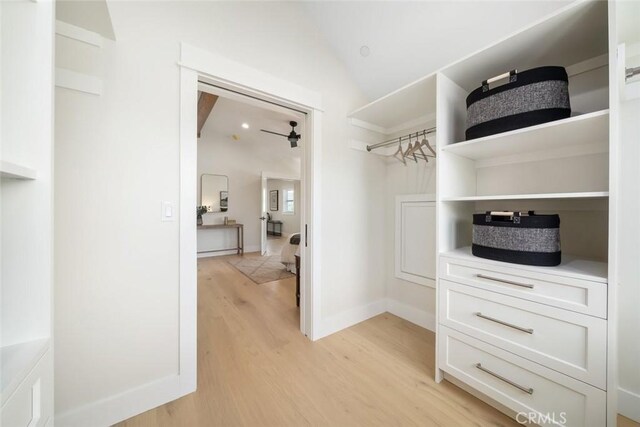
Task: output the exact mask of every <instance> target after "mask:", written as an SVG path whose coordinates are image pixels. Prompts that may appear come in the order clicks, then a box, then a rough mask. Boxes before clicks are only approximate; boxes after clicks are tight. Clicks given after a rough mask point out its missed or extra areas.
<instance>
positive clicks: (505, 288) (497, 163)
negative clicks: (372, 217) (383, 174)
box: [350, 0, 640, 426]
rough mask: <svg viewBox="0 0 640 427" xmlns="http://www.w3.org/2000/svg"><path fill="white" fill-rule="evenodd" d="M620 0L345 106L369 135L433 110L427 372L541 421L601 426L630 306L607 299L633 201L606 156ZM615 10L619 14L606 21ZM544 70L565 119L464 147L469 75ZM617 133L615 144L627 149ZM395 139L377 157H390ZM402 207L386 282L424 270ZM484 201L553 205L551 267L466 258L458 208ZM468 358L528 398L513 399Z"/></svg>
mask: <svg viewBox="0 0 640 427" xmlns="http://www.w3.org/2000/svg"><path fill="white" fill-rule="evenodd" d="M625 3H628V2H615V1H609V2H602V1H597V0H583V1H576V2H572V3H571V4H568V5H566V6H565V7H562V8H560V9H558V10H557V11H556V12H554V13H552V14H551V15H549V16H548V17H546V18H545V19H542V20H540V21H537V22H535V23H532V24H531V25H529V26H527V27H525V28H523V29H521V30H520V31H518V32H516V33H514V34H512V35H510V36H508V37H506V38H503V39H501V40H499V41H496V43H494V44H492V45H490V46H487V47H486V48H484V49H481V50H479V51H477V52H475V53H473V54H471V55H469V56H467V57H465V58H462V59H460V60H458V61H456V62H454V63H452V64H450V65H447V66H445V67H443V68H441V69H440V70H438V71H436V72H434V73H432V74H430V75H428V76H425V77H423V78H421V79H419V80H417V81H415V82H414V83H411V84H409V85H407V86H405V87H403V88H401V89H398V90H396V91H394V92H392V93H390V94H388V95H386V96H384V97H381V98H380V99H378V100H376V101H374V102H372V103H370V104H368V105H366V106H364V107H362V108H360V109H358V110H356V111H354V112H353V113H352V114H351V115H350V118H351V123H352V124H354V125H355V126H358V127H360V128H364V129H368V130H372V131H376V132H378V133H382V134H384V135H385V138H388V137H391V136H396V135H397V134H398V133H397V131H399V130H400V129H405V130H409V128H410V127H411V126H413V125H416V124H418V123H424V122H426V121H427V120H432V119H433V118H435V129H436V144H435V145H436V165H437V170H436V187H437V188H436V199H435V217H436V218H437V222H436V224H437V226H436V231H435V237H436V243H435V247H436V258H437V263H436V265H437V274H436V311H437V313H436V318H437V319H438V324H437V325H436V334H437V335H438V336H437V341H436V342H437V350H436V381H441V380H442V379H443V378H444V376H445V374H447V376H448V377H455V379H457V380H459V381H462V382H463V383H466V384H467V385H469V386H471V387H472V388H475V389H477V390H479V391H480V392H482V393H484V394H485V395H486V397H488V399H487V401H489V402H491V401H492V400H493V401H498V402H500V403H502V404H503V405H504V406H506V408H507V409H509V410H512V411H516V412H517V411H521V410H525V411H533V412H535V413H537V414H538V415H540V416H544V415H545V414H547V413H549V412H554V411H559V410H562V409H563V408H564V410H566V411H567V413H566V415H567V420H568V421H567V423H566V425H576V426H581V425H594V426H604V425H614V424H615V422H616V421H615V420H616V415H617V412H618V409H619V408H618V406H617V402H616V395H617V389H618V380H617V378H618V375H617V360H618V354H617V353H616V349H617V347H618V343H617V342H616V337H617V336H618V334H619V332H620V331H618V330H617V327H616V325H617V324H618V321H617V319H618V308H619V306H624V305H625V304H626V305H628V306H629V312H631V311H632V310H633V307H635V306H637V304H635V306H634V304H633V303H632V302H631V301H632V299H633V295H629V296H628V298H627V300H628V301H629V302H626V301H622V302H619V301H618V300H617V292H618V291H617V289H618V288H619V286H618V283H619V282H620V280H619V270H620V259H621V258H623V259H624V258H627V259H629V260H631V259H633V260H636V259H637V258H638V253H637V250H636V248H635V246H637V245H635V246H634V245H632V244H631V243H632V242H635V241H634V240H633V238H634V236H635V235H634V234H632V231H633V227H631V228H630V227H624V229H625V230H626V229H629V230H630V231H629V232H628V233H627V234H628V235H627V236H619V233H620V232H619V230H623V227H621V226H620V225H619V221H620V219H621V218H622V215H624V214H627V215H628V212H631V211H634V209H632V208H629V209H627V210H626V211H625V212H623V211H622V210H621V206H622V205H625V206H631V204H630V203H628V202H627V203H625V201H624V200H622V198H621V197H620V187H621V186H622V187H624V186H625V185H627V186H628V187H629V190H630V191H629V193H631V192H635V193H637V183H635V182H634V183H629V181H628V180H624V181H623V180H621V178H620V176H619V174H620V168H621V166H624V165H627V166H629V168H628V169H629V170H631V171H632V172H630V173H628V174H627V175H633V170H635V169H637V165H635V164H633V165H632V163H633V160H634V159H636V158H637V156H632V155H629V156H626V157H623V156H622V157H621V150H620V135H619V131H620V130H623V131H624V126H622V127H621V129H619V127H620V126H619V122H620V121H621V120H623V116H622V115H621V112H623V113H624V111H625V110H624V109H622V110H621V108H620V102H619V99H618V98H619V97H618V95H619V94H618V92H619V91H621V90H622V88H624V87H625V86H624V84H622V82H621V78H623V77H621V76H623V75H624V72H623V70H621V67H622V65H621V64H618V63H617V59H620V58H616V48H617V46H618V43H619V42H623V41H627V42H628V41H629V40H624V38H623V37H622V36H621V35H620V34H618V35H616V34H617V33H626V34H631V33H632V32H633V31H635V34H637V36H634V37H635V38H632V41H633V42H634V44H636V45H637V40H639V39H640V33H638V31H637V25H635V26H633V25H631V22H633V23H634V24H635V21H634V20H633V17H632V14H630V13H628V12H629V11H628V9H629V5H628V4H625ZM616 7H619V8H620V10H623V9H624V10H625V11H627V12H625V13H624V14H626V15H627V16H625V17H622V19H620V17H619V15H620V13H617V14H616V13H614V12H616ZM633 16H635V15H633ZM617 19H618V20H620V21H621V22H620V23H618V22H616V20H617ZM625 22H626V24H625ZM618 24H621V27H620V29H617V28H616V26H617V25H618ZM630 40H631V39H630ZM627 57H628V55H627ZM627 59H629V58H627ZM549 65H555V66H563V67H565V69H566V70H567V74H568V77H569V95H570V98H571V99H570V102H571V108H572V116H571V117H569V118H566V119H564V120H558V121H554V122H549V123H544V124H541V125H537V126H531V127H527V128H521V129H516V130H513V131H510V132H504V133H501V134H496V135H490V136H487V137H483V138H478V139H475V140H470V141H465V128H466V102H465V100H466V97H467V95H468V94H469V93H470V92H471V91H472V90H474V89H475V88H477V87H479V86H480V85H481V82H482V81H483V80H485V79H487V78H490V77H493V76H496V75H499V74H502V73H504V72H507V71H509V70H512V69H518V70H527V69H531V68H535V67H540V66H549ZM622 92H624V90H622ZM627 106H628V107H629V106H630V105H627ZM633 111H635V110H633ZM631 112H632V111H631V110H630V111H628V114H630V113H631ZM624 117H626V116H624ZM629 121H632V119H629V118H627V130H626V132H627V133H628V134H629V135H630V134H631V130H630V129H628V128H629V126H628V122H629ZM429 125H430V126H431V125H432V123H431V122H429ZM414 132H415V129H414ZM636 139H637V138H636ZM627 140H628V144H627V145H626V146H625V147H624V148H629V147H631V146H632V147H635V146H636V145H637V144H633V142H636V141H635V140H633V138H631V137H628V138H627ZM368 142H377V141H368ZM352 146H353V147H354V148H358V144H355V143H352ZM359 146H360V148H362V146H364V144H359ZM396 149H397V146H393V147H388V149H387V150H379V151H377V153H378V154H382V155H387V156H391V155H392V154H393V153H394V152H395V150H396ZM628 151H629V152H630V153H631V154H633V152H632V151H633V149H632V148H631V149H629V150H628ZM636 151H637V150H636ZM636 163H637V162H636ZM634 168H635V169H634ZM636 181H637V180H636ZM626 200H634V199H633V195H628V196H627V197H626ZM409 203H410V201H408V202H407V206H403V205H402V204H401V203H398V204H397V207H396V212H397V213H396V238H397V241H396V276H397V277H401V278H404V279H406V280H414V281H416V282H418V283H419V282H420V281H421V280H424V278H425V277H428V276H430V275H431V274H432V273H433V272H432V271H430V270H428V269H427V267H426V266H425V265H421V264H420V263H419V261H418V259H419V258H417V257H412V254H413V253H414V252H413V250H415V252H419V251H418V250H417V249H415V248H417V247H420V245H421V244H422V245H423V244H425V242H426V241H427V236H426V234H425V233H426V232H425V231H424V230H421V229H420V228H418V229H417V230H419V231H417V232H416V234H415V235H412V234H411V230H412V229H414V228H413V227H411V226H407V225H405V223H406V224H408V223H411V222H412V221H415V219H414V216H415V217H416V218H417V217H419V215H414V213H415V212H418V211H419V210H420V209H422V210H423V211H424V212H426V210H427V209H428V207H427V205H420V204H419V203H420V202H419V201H418V202H414V203H415V204H414V205H411V204H409ZM500 210H506V211H538V212H544V213H557V214H559V216H560V224H561V225H560V234H561V236H560V238H561V246H562V259H563V262H562V264H561V265H559V266H557V267H547V268H537V267H530V266H521V265H516V264H506V263H500V262H496V261H489V260H483V259H481V258H476V257H474V256H472V255H471V253H470V250H469V246H470V245H471V243H472V241H471V240H472V215H473V214H474V213H476V212H487V211H500ZM430 215H431V213H430ZM425 216H426V214H423V215H421V217H425ZM420 233H422V235H420ZM636 240H637V239H636ZM621 242H622V244H621ZM624 242H627V243H626V244H624ZM421 250H422V251H425V252H426V248H421ZM633 262H634V261H630V262H629V263H627V264H628V265H627V271H628V272H631V271H632V268H631V267H633V266H632V265H631V264H633ZM623 273H624V271H623ZM629 276H631V275H630V274H626V276H625V275H623V276H622V277H627V278H628V277H629ZM636 276H637V275H636ZM632 279H635V277H632ZM629 282H630V281H629ZM429 283H431V282H429ZM628 286H629V287H628V288H627V289H631V287H630V284H629V285H628ZM629 293H631V292H630V291H629ZM425 305H426V304H425ZM635 311H636V312H637V310H635ZM479 314H481V315H482V316H480V315H479ZM627 317H628V318H631V317H632V316H627ZM496 320H497V321H496ZM505 324H508V325H511V326H517V327H518V328H521V329H522V330H520V329H518V328H513V327H511V326H507V325H505ZM530 329H533V330H534V333H533V334H529V333H528V332H526V331H528V330H530ZM523 330H524V332H523ZM628 340H631V338H630V336H629V337H628ZM475 356H477V357H475ZM476 358H477V359H479V360H475V359H476ZM621 359H623V360H629V361H631V362H632V364H633V363H635V361H633V360H632V358H630V357H627V356H626V355H625V356H623V357H622V358H621ZM636 359H637V358H636ZM483 360H484V362H483ZM476 363H481V364H482V366H485V363H486V366H495V369H496V370H497V371H499V372H503V373H507V374H509V375H503V374H500V373H499V375H503V376H504V377H508V378H511V375H513V378H514V380H513V381H514V382H517V383H518V384H534V385H533V386H532V387H533V388H535V389H536V390H540V392H537V393H534V395H533V396H530V395H528V394H527V393H524V394H525V395H526V396H525V395H521V394H518V393H522V390H519V389H518V388H517V387H515V388H514V387H513V386H512V385H509V383H508V382H505V381H502V380H501V379H499V378H498V377H495V376H493V377H491V375H490V374H487V372H485V371H483V370H481V369H478V368H476V367H475V364H476ZM630 366H631V365H630ZM633 367H635V366H633ZM636 371H637V369H636ZM502 409H504V407H502ZM628 412H629V413H631V411H628ZM510 415H513V413H510ZM538 421H540V420H538Z"/></svg>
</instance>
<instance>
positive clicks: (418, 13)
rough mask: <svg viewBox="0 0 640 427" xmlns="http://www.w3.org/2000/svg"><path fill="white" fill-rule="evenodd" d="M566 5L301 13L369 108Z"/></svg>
mask: <svg viewBox="0 0 640 427" xmlns="http://www.w3.org/2000/svg"><path fill="white" fill-rule="evenodd" d="M568 3H570V2H568V1H522V0H516V1H514V0H512V1H411V2H409V1H407V2H405V1H375V2H374V1H367V2H351V1H330V2H329V1H310V2H304V3H303V7H305V8H306V10H307V12H308V14H309V16H310V17H311V18H312V19H313V21H314V22H315V23H316V25H317V27H318V29H319V30H320V32H321V34H322V35H323V36H324V37H325V38H326V39H327V41H328V42H329V44H330V45H331V46H332V48H333V50H334V51H335V53H336V55H337V56H338V57H339V58H340V59H341V60H342V62H344V64H345V66H346V67H347V69H348V71H349V73H350V74H351V76H352V78H353V79H354V80H355V82H356V83H357V84H358V85H359V86H360V88H361V90H362V91H363V92H364V93H365V95H366V96H367V97H368V98H370V99H371V100H373V99H375V98H378V97H380V96H382V95H385V94H387V93H389V92H391V91H393V90H395V89H398V88H400V87H402V86H404V85H406V84H408V83H411V82H412V81H414V80H416V79H418V78H420V77H422V76H425V75H427V74H429V73H430V72H433V71H435V70H437V69H438V68H440V67H442V66H444V65H447V64H449V63H451V62H453V61H455V60H457V59H460V58H462V57H464V56H466V55H468V54H471V53H473V52H474V51H476V50H478V49H481V48H483V47H484V46H486V45H488V44H490V43H492V42H494V41H497V40H499V39H501V38H504V37H506V36H507V35H509V34H510V33H512V32H515V31H517V30H518V29H520V28H522V27H523V26H525V25H527V24H528V23H533V22H535V21H536V20H538V19H540V18H542V17H544V16H545V15H547V14H549V13H551V12H553V11H554V10H556V9H558V8H561V7H563V6H566V5H567V4H568ZM362 46H366V47H367V48H368V50H369V54H368V56H363V55H361V53H360V49H361V47H362ZM365 54H366V52H365ZM515 67H517V64H514V68H515ZM505 71H507V70H505ZM487 77H491V76H487ZM478 83H479V82H478Z"/></svg>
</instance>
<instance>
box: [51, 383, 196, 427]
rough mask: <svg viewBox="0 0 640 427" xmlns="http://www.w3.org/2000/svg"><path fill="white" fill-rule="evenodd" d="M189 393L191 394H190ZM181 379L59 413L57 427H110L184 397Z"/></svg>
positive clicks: (130, 391)
mask: <svg viewBox="0 0 640 427" xmlns="http://www.w3.org/2000/svg"><path fill="white" fill-rule="evenodd" d="M187 394H188V393H187ZM182 395H183V394H182V393H181V392H180V376H179V375H172V376H170V377H166V378H162V379H160V380H157V381H154V382H152V383H149V384H145V385H143V386H140V387H136V388H134V389H131V390H127V391H125V392H122V393H120V394H117V395H115V396H110V397H107V398H105V399H101V400H98V401H97V402H93V403H89V404H87V405H85V406H82V407H80V408H78V409H73V410H71V411H68V412H65V413H63V414H56V416H55V425H56V426H57V427H76V426H77V427H86V426H94V427H98V426H105V427H107V426H111V425H113V424H116V423H118V422H120V421H124V420H126V419H128V418H131V417H133V416H134V415H138V414H141V413H143V412H145V411H148V410H150V409H153V408H156V407H158V406H160V405H164V404H165V403H167V402H170V401H172V400H175V399H178V398H180V397H182Z"/></svg>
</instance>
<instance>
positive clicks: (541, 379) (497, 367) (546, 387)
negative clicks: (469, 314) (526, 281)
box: [438, 326, 606, 427]
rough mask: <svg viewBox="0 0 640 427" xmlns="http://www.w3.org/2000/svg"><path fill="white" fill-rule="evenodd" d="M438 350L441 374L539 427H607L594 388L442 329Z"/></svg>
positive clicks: (599, 394) (602, 405) (602, 396)
mask: <svg viewBox="0 0 640 427" xmlns="http://www.w3.org/2000/svg"><path fill="white" fill-rule="evenodd" d="M438 344H439V351H440V354H439V367H440V369H442V370H444V371H445V372H447V373H449V374H450V375H452V376H454V377H456V378H457V379H458V380H460V381H462V382H464V383H466V384H468V385H470V386H471V387H473V388H474V389H476V390H478V391H480V392H481V393H483V394H485V395H486V396H488V397H490V398H492V399H493V400H495V401H497V402H498V403H501V404H502V405H504V406H506V407H508V408H510V409H512V410H513V411H515V412H516V413H523V414H524V413H527V414H528V413H531V412H534V413H537V414H539V415H538V416H534V417H533V420H534V421H535V422H536V423H537V424H540V425H562V426H568V427H571V426H579V427H602V426H604V425H606V393H605V392H604V391H602V390H600V389H598V388H595V387H592V386H590V385H587V384H585V383H583V382H581V381H578V380H574V379H572V378H569V377H567V376H565V375H562V374H560V373H558V372H556V371H554V370H551V369H548V368H545V367H543V366H540V365H538V364H536V363H534V362H531V361H528V360H526V359H523V358H521V357H518V356H516V355H514V354H512V353H509V352H507V351H504V350H501V349H499V348H496V347H494V346H492V345H489V344H487V343H484V342H482V341H479V340H477V339H475V338H472V337H469V336H467V335H464V334H462V333H460V332H456V331H454V330H451V329H449V328H447V327H444V326H442V327H440V329H439V333H438ZM525 417H526V415H519V416H517V417H516V420H518V421H523V420H524V419H525ZM554 420H555V422H554Z"/></svg>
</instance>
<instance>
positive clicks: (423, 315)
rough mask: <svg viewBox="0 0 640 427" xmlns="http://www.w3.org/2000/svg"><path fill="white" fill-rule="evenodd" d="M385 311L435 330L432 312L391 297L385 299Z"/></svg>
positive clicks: (434, 319)
mask: <svg viewBox="0 0 640 427" xmlns="http://www.w3.org/2000/svg"><path fill="white" fill-rule="evenodd" d="M387 311H388V312H389V313H391V314H394V315H396V316H398V317H400V318H402V319H404V320H406V321H409V322H411V323H414V324H416V325H418V326H421V327H423V328H425V329H428V330H430V331H433V332H435V330H436V318H435V315H434V314H433V313H429V312H428V311H425V310H420V309H419V308H416V307H412V306H410V305H407V304H405V303H402V302H400V301H397V300H394V299H392V298H388V299H387Z"/></svg>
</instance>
